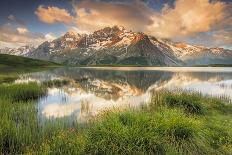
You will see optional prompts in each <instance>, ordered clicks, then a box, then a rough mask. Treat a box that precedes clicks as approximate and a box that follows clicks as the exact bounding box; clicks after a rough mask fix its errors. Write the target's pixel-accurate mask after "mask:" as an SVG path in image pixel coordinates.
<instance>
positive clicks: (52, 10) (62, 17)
mask: <svg viewBox="0 0 232 155" xmlns="http://www.w3.org/2000/svg"><path fill="white" fill-rule="evenodd" d="M35 14H36V15H37V16H38V17H39V19H40V20H41V21H42V22H45V23H48V24H54V23H65V24H70V23H71V22H72V16H71V15H70V13H69V12H68V11H67V10H65V9H60V8H58V7H53V6H49V7H44V6H42V5H40V6H39V7H38V8H37V10H36V11H35Z"/></svg>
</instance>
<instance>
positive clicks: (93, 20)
mask: <svg viewBox="0 0 232 155" xmlns="http://www.w3.org/2000/svg"><path fill="white" fill-rule="evenodd" d="M74 7H75V11H76V14H77V17H76V24H77V26H78V28H79V29H83V30H88V31H94V30H97V29H99V28H103V27H106V26H112V25H123V26H125V27H126V28H128V29H133V30H135V31H144V30H145V29H146V25H150V24H152V22H153V21H152V18H151V16H150V15H151V14H152V10H151V9H150V8H149V7H148V6H147V5H146V4H145V3H143V2H140V1H134V2H132V3H119V2H117V3H113V2H111V3H109V2H101V1H96V2H95V1H89V0H86V1H81V2H80V3H77V4H75V5H74Z"/></svg>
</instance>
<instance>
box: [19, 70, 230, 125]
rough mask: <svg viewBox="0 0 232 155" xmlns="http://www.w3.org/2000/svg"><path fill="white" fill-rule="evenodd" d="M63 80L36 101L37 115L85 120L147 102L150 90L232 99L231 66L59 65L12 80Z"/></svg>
mask: <svg viewBox="0 0 232 155" xmlns="http://www.w3.org/2000/svg"><path fill="white" fill-rule="evenodd" d="M54 79H66V80H69V81H70V83H69V84H68V85H64V86H61V87H58V86H53V87H51V88H49V89H48V94H47V96H45V97H42V98H41V99H39V101H38V109H39V110H38V111H39V117H40V118H43V119H54V118H70V119H72V120H75V121H80V122H81V121H84V120H86V119H87V118H89V117H92V116H95V115H96V114H98V113H99V112H101V111H103V110H105V109H108V108H112V107H121V106H138V105H140V104H142V103H147V102H149V101H150V99H151V96H152V91H159V90H161V89H168V90H175V89H183V90H191V91H197V92H201V93H203V94H205V95H212V96H218V97H221V96H224V97H228V98H229V99H232V68H215V67H196V68H194V67H177V68H174V67H146V68H144V67H143V68H142V67H123V68H111V67H101V68H98V67H95V68H59V69H55V70H52V71H45V72H39V73H32V74H24V75H21V76H20V78H19V79H18V80H16V81H15V82H17V83H21V82H30V81H36V82H43V81H49V80H54Z"/></svg>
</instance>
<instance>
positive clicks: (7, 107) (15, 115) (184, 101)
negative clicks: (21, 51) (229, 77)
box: [0, 83, 232, 155]
mask: <svg viewBox="0 0 232 155" xmlns="http://www.w3.org/2000/svg"><path fill="white" fill-rule="evenodd" d="M46 86H50V84H47V85H44V84H36V83H29V84H4V85H0V106H1V107H4V108H0V117H1V119H0V154H161V155H162V154H184V155H185V154H192V155H197V154H231V152H232V120H231V115H232V106H231V104H227V103H226V102H225V101H223V100H221V99H216V98H212V97H204V96H202V95H201V94H199V93H186V92H180V91H179V92H168V91H160V92H154V95H153V98H152V101H151V102H150V103H149V104H144V105H143V106H141V107H139V108H124V109H112V110H109V111H105V112H103V113H101V114H100V115H98V116H97V117H95V118H93V119H92V120H91V121H90V122H88V124H86V125H85V126H81V125H79V124H77V123H73V124H67V121H66V118H63V119H56V120H47V121H45V122H41V120H40V119H38V116H37V107H36V104H35V99H38V98H39V97H40V96H42V95H46Z"/></svg>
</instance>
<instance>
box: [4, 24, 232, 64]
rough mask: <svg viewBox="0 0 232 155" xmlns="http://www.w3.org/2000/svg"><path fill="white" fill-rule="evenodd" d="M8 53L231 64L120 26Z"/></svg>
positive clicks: (66, 59)
mask: <svg viewBox="0 0 232 155" xmlns="http://www.w3.org/2000/svg"><path fill="white" fill-rule="evenodd" d="M0 52H1V51H0ZM8 53H9V54H15V55H23V56H28V57H31V58H37V59H42V60H50V61H55V62H59V63H65V64H75V65H139V66H184V65H202V64H224V63H225V64H226V63H230V62H231V60H232V51H231V50H226V49H223V48H206V47H203V46H196V45H189V44H186V43H174V42H171V41H167V40H163V39H157V38H155V37H154V36H149V35H146V34H144V33H139V32H132V31H129V30H126V29H125V28H124V27H119V26H114V27H106V28H103V29H101V30H98V31H95V32H94V33H92V34H88V35H87V34H78V33H76V32H73V31H70V32H67V33H66V34H65V35H63V36H61V37H60V38H57V39H55V40H53V41H51V42H44V43H42V44H41V45H39V46H38V47H37V48H34V49H33V48H31V49H30V50H22V52H21V53H20V52H15V53H14V52H13V50H12V52H8ZM8 53H7V54H8Z"/></svg>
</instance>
